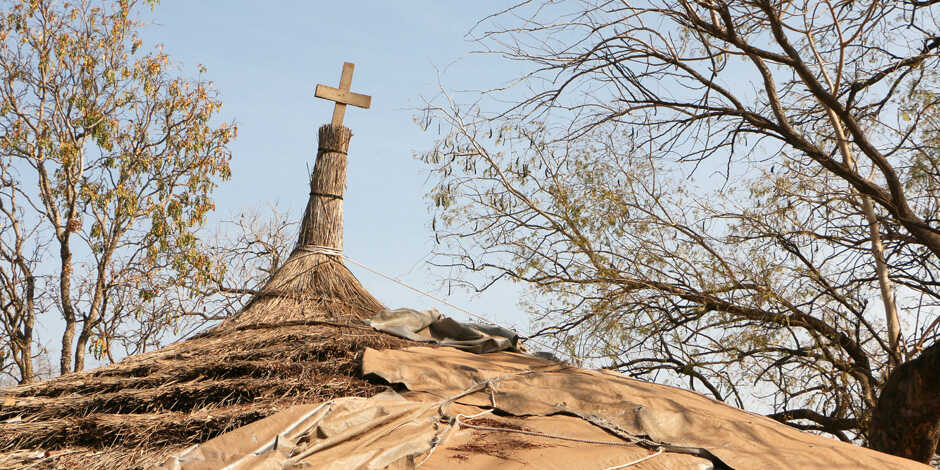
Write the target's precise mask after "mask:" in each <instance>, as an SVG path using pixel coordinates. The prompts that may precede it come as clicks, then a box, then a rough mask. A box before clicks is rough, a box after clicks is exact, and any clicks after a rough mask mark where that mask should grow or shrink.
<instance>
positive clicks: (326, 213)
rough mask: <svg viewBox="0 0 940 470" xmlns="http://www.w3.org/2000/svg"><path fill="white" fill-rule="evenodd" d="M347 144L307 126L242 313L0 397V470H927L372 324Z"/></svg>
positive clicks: (685, 395)
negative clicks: (353, 225) (346, 254)
mask: <svg viewBox="0 0 940 470" xmlns="http://www.w3.org/2000/svg"><path fill="white" fill-rule="evenodd" d="M349 135H350V134H349V131H348V129H345V128H341V127H331V126H324V128H321V129H320V151H319V153H318V159H317V164H316V166H315V167H314V172H313V175H312V177H311V181H312V182H311V196H310V202H309V203H308V206H307V210H306V212H305V215H304V221H303V224H302V229H301V235H300V239H299V241H298V247H297V249H295V250H294V252H293V253H292V254H291V256H290V258H289V259H288V260H287V261H286V262H285V264H284V265H283V266H282V267H281V268H280V269H279V270H278V272H277V273H275V275H274V276H273V278H272V279H271V280H270V281H269V282H268V284H267V285H266V286H265V287H264V288H263V289H262V290H261V293H260V294H259V295H258V296H257V297H256V298H254V299H253V300H252V301H251V302H250V303H249V305H248V306H247V307H246V308H245V309H244V310H243V311H242V312H240V313H239V314H237V315H235V316H233V317H232V318H229V319H227V320H226V321H224V322H223V323H222V324H220V325H219V326H218V327H216V328H214V329H212V330H210V331H208V332H206V333H203V334H200V335H198V336H196V337H193V338H190V339H187V340H185V341H180V342H177V343H175V344H172V345H170V346H168V347H165V348H163V349H160V350H157V351H154V352H151V353H147V354H142V355H138V356H133V357H129V358H127V359H125V360H123V361H121V362H120V363H118V364H114V365H111V366H107V367H102V368H100V369H96V370H93V371H88V372H82V373H75V374H69V375H66V376H62V377H58V378H55V379H51V380H48V381H45V382H41V383H37V384H31V385H24V386H19V387H14V388H11V389H7V390H2V391H0V468H17V469H69V470H72V469H76V468H87V469H114V468H128V469H129V468H133V469H144V468H149V467H151V466H158V468H162V469H174V470H179V469H185V470H195V469H200V470H201V469H216V468H226V469H235V470H248V469H258V468H271V469H275V468H276V469H288V468H335V469H347V468H416V466H421V468H423V469H431V468H452V467H456V466H461V467H466V468H480V469H483V468H495V467H499V468H534V467H538V468H591V469H597V468H623V467H624V466H625V465H629V466H630V468H636V469H647V470H654V469H679V468H682V469H686V468H697V469H702V470H704V469H722V470H727V469H729V468H732V469H735V470H743V469H745V468H784V467H785V468H793V469H815V468H840V469H846V470H848V469H856V468H872V469H875V468H877V469H881V468H896V469H911V470H914V469H920V468H924V469H927V468H929V467H926V466H923V465H921V464H918V463H916V462H913V461H910V460H905V459H901V458H897V457H893V456H888V455H885V454H880V453H878V452H875V451H871V450H868V449H861V448H857V447H854V446H851V445H849V444H845V443H841V442H837V441H834V440H831V439H827V438H823V437H820V436H815V435H811V434H807V433H802V432H800V431H797V430H795V429H793V428H790V427H787V426H785V425H783V424H780V423H777V422H775V421H772V420H770V419H768V418H765V417H762V416H758V415H753V414H750V413H747V412H744V411H741V410H737V409H735V408H732V407H730V406H727V405H725V404H723V403H719V402H716V401H714V400H710V399H708V398H705V397H702V396H700V395H697V394H695V393H692V392H689V391H685V390H680V389H675V388H672V387H666V386H662V385H656V384H650V383H646V382H642V381H639V380H634V379H630V378H627V377H623V376H621V375H619V374H615V373H612V372H609V371H592V370H586V369H580V368H577V367H572V366H570V365H567V364H564V363H559V362H555V361H549V360H545V359H541V358H536V357H533V356H529V355H526V354H520V353H518V352H508V351H502V352H497V353H491V354H473V353H471V352H467V351H458V350H456V349H452V348H444V347H440V348H429V347H427V346H426V345H422V346H421V347H416V346H417V345H418V343H416V342H413V341H409V340H405V339H401V338H398V337H395V336H392V335H389V334H386V333H382V332H380V331H378V330H375V329H373V328H372V327H371V326H369V324H368V323H367V321H366V320H368V319H371V318H373V317H375V316H376V314H377V313H378V312H380V311H381V310H383V309H384V307H383V306H382V305H381V304H380V303H379V302H378V301H377V300H376V299H375V298H373V297H372V296H371V295H370V294H369V293H368V291H366V290H365V289H364V288H363V287H362V285H361V284H360V283H359V281H358V280H356V278H355V277H354V276H353V275H352V273H350V272H349V270H348V269H346V267H345V266H344V265H343V263H342V257H341V256H339V253H341V251H340V250H341V249H342V194H343V189H344V180H345V159H346V148H347V146H348V142H349ZM386 316H387V315H386ZM432 326H433V325H432ZM386 331H395V329H394V328H390V329H388V330H386ZM411 333H414V331H410V332H409V331H406V332H405V333H404V335H405V337H409V338H410V337H412V336H410V335H411ZM438 333H440V332H438ZM454 343H455V344H457V343H459V341H456V342H454ZM513 344H514V343H513ZM379 392H384V393H379ZM230 431H231V432H230Z"/></svg>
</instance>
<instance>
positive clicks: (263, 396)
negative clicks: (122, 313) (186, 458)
mask: <svg viewBox="0 0 940 470" xmlns="http://www.w3.org/2000/svg"><path fill="white" fill-rule="evenodd" d="M381 308H383V307H382V305H381V304H380V303H379V302H378V301H377V300H375V298H373V297H372V296H371V295H370V294H369V293H368V292H367V291H366V290H365V289H364V288H363V287H362V286H361V285H360V284H359V282H358V281H357V280H356V279H355V277H353V275H352V274H351V273H350V272H349V271H348V270H347V269H346V267H345V266H343V265H342V263H340V262H339V261H338V260H337V259H336V258H335V257H331V256H327V255H322V254H314V253H308V252H304V251H302V250H298V251H295V253H294V255H292V257H291V258H290V259H289V260H288V261H287V262H286V263H285V265H284V266H283V267H282V268H281V269H280V270H279V271H278V272H277V273H276V274H275V276H274V277H273V279H272V280H271V282H270V283H269V284H268V285H267V286H265V288H264V289H263V291H262V294H261V295H259V296H258V297H257V298H256V299H255V300H254V301H253V302H252V303H251V304H250V305H249V306H248V307H247V308H246V309H245V310H244V311H243V312H241V313H240V314H239V315H237V316H235V317H233V318H231V319H229V320H227V321H225V322H223V324H221V325H220V326H219V327H217V328H215V329H213V330H211V331H209V332H207V333H204V334H202V335H199V336H197V337H194V338H191V339H188V340H186V341H181V342H178V343H175V344H172V345H170V346H167V347H165V348H163V349H160V350H157V351H153V352H150V353H147V354H142V355H139V356H133V357H129V358H127V359H125V360H124V361H122V362H120V363H117V364H114V365H111V366H107V367H102V368H100V369H96V370H92V371H88V372H82V373H75V374H69V375H66V376H62V377H57V378H55V379H51V380H47V381H44V382H39V383H35V384H30V385H24V386H19V387H14V388H10V389H6V390H3V391H0V468H36V469H38V468H43V469H46V468H61V469H69V470H73V469H75V468H88V469H106V468H107V469H114V468H135V469H141V468H146V467H148V466H150V465H153V464H155V463H158V462H160V461H162V460H163V459H165V458H166V456H167V455H169V454H171V453H172V452H176V451H179V450H180V449H183V448H185V447H188V446H190V445H192V444H195V443H200V442H204V441H206V440H207V439H210V438H212V437H215V436H217V435H219V434H222V433H224V432H226V431H229V430H232V429H234V428H237V427H239V426H243V425H245V424H248V423H250V422H253V421H256V420H258V419H261V418H264V417H266V416H270V415H271V414H273V413H275V412H277V411H279V410H281V409H284V408H286V407H288V406H291V405H294V404H297V403H316V402H321V401H325V400H329V399H332V398H337V397H344V396H358V397H368V396H372V395H374V394H376V393H378V392H380V391H381V390H383V389H384V388H385V387H384V386H383V385H380V384H377V383H374V382H370V381H368V380H366V379H364V378H362V374H361V356H362V351H363V350H364V349H365V348H367V347H369V348H375V349H386V348H399V347H405V346H407V345H409V343H408V342H407V341H404V340H401V339H398V338H395V337H392V336H389V335H386V334H384V333H380V332H377V331H375V330H373V329H372V328H370V327H369V326H367V324H366V322H365V321H364V319H366V318H368V317H371V316H372V315H373V314H374V313H375V312H376V311H378V310H379V309H381ZM37 449H38V450H41V451H42V452H44V453H45V454H43V457H40V458H38V459H37V458H36V452H35V451H36V450H37ZM30 451H32V452H33V454H29V453H28V452H30ZM27 457H31V458H27Z"/></svg>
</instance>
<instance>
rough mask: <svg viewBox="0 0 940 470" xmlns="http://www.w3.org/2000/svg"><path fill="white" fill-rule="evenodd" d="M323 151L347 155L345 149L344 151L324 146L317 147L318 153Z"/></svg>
mask: <svg viewBox="0 0 940 470" xmlns="http://www.w3.org/2000/svg"><path fill="white" fill-rule="evenodd" d="M321 153H338V154H341V155H346V152H344V151H342V150H336V149H328V148H323V147H320V148H318V149H317V155H319V154H321Z"/></svg>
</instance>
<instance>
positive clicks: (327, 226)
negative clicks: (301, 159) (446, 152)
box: [220, 124, 384, 328]
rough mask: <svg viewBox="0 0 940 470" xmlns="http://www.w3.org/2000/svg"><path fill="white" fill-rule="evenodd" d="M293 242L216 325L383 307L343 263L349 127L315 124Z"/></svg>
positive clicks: (363, 312) (360, 315)
mask: <svg viewBox="0 0 940 470" xmlns="http://www.w3.org/2000/svg"><path fill="white" fill-rule="evenodd" d="M318 137H319V145H318V150H317V161H316V163H315V164H314V167H313V173H312V174H311V175H310V198H309V200H308V202H307V208H306V210H305V211H304V217H303V220H302V222H301V224H300V235H299V236H298V239H297V246H296V247H295V248H294V251H293V253H291V255H290V257H289V258H288V259H287V261H285V262H284V265H283V266H281V267H280V269H278V271H277V272H276V273H275V274H274V276H272V278H271V280H270V281H268V283H267V284H266V285H265V286H264V287H263V288H262V289H261V292H260V293H259V294H258V295H257V296H256V297H255V298H254V299H252V300H251V302H250V303H249V305H248V307H247V308H245V310H243V311H242V312H240V313H238V314H237V315H235V316H233V317H232V318H229V319H228V320H226V321H225V322H223V324H222V325H221V326H220V327H221V328H225V327H230V326H236V325H245V324H254V323H274V322H282V321H298V320H335V319H339V318H349V317H353V318H356V319H365V318H368V317H371V316H372V315H373V314H375V313H376V312H378V311H380V310H382V309H383V308H384V307H383V306H382V304H381V303H379V301H378V300H376V299H375V297H373V296H372V294H370V293H369V291H367V290H366V289H365V288H364V287H363V286H362V284H360V283H359V280H358V279H356V277H355V276H353V274H352V273H351V272H350V271H349V269H347V268H346V266H345V264H343V257H342V251H343V193H344V191H345V189H346V159H347V158H348V155H347V152H348V149H349V140H350V138H351V137H352V132H351V131H350V130H349V129H348V128H346V127H343V126H337V125H332V124H327V125H324V126H322V127H320V130H319V133H318Z"/></svg>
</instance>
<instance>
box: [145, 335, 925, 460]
mask: <svg viewBox="0 0 940 470" xmlns="http://www.w3.org/2000/svg"><path fill="white" fill-rule="evenodd" d="M363 373H366V374H375V375H377V376H381V377H382V378H384V379H385V380H387V381H389V382H391V383H401V384H404V386H406V387H407V389H408V391H407V392H405V393H403V394H401V395H398V394H395V393H393V392H386V393H383V394H380V395H377V396H375V397H373V398H370V399H362V398H342V399H337V400H332V401H329V402H326V403H322V404H319V405H304V406H297V407H293V408H290V409H288V410H286V411H283V412H281V413H278V414H276V415H274V416H271V417H269V418H266V419H264V420H261V421H258V422H255V423H253V424H250V425H248V426H245V427H242V428H239V429H237V430H235V431H232V432H230V433H227V434H224V435H222V436H219V437H217V438H215V439H212V440H210V441H208V442H206V443H204V444H202V445H200V446H197V447H195V448H192V449H189V450H188V451H186V452H183V453H181V454H180V455H178V456H175V457H173V458H171V459H170V460H168V461H167V462H166V463H164V464H163V465H162V466H160V467H155V469H154V470H208V469H225V470H247V469H285V470H286V469H313V468H318V469H319V468H322V469H381V468H389V469H413V468H419V467H420V468H421V469H446V468H467V469H490V468H508V469H513V468H539V469H563V468H564V469H592V470H604V469H608V468H614V467H616V466H620V465H624V464H627V463H630V462H635V461H637V460H639V459H644V458H647V457H648V460H643V461H642V462H639V463H636V464H635V465H632V466H630V467H628V468H629V469H630V470H654V469H656V470H678V469H694V470H709V469H720V468H722V467H723V466H724V465H725V464H727V465H729V466H730V467H731V468H734V469H735V470H744V469H777V468H786V469H793V470H801V469H820V468H826V469H845V470H848V469H866V468H870V469H911V470H915V469H924V470H928V469H930V467H927V466H925V465H922V464H919V463H916V462H913V461H910V460H905V459H901V458H897V457H893V456H889V455H886V454H881V453H878V452H875V451H872V450H869V449H864V448H860V447H856V446H852V445H849V444H845V443H842V442H839V441H835V440H832V439H827V438H824V437H820V436H815V435H811V434H807V433H802V432H800V431H797V430H795V429H792V428H789V427H787V426H785V425H782V424H780V423H777V422H775V421H773V420H770V419H768V418H765V417H762V416H758V415H754V414H751V413H747V412H744V411H741V410H738V409H735V408H732V407H729V406H727V405H724V404H722V403H719V402H716V401H714V400H710V399H708V398H705V397H702V396H700V395H697V394H695V393H692V392H688V391H685V390H681V389H677V388H673V387H667V386H662V385H656V384H650V383H646V382H642V381H638V380H633V379H629V378H626V377H623V376H621V375H618V374H614V373H609V372H604V371H592V370H585V369H579V368H575V367H571V366H568V365H565V364H559V363H557V362H550V361H545V360H540V359H537V358H533V357H531V356H527V355H524V354H518V353H509V352H499V353H493V354H484V355H479V354H471V353H467V352H464V351H459V350H456V349H452V348H425V347H420V348H410V349H404V350H383V351H376V350H371V349H367V350H366V352H365V354H364V357H363ZM659 445H662V446H664V447H665V452H662V453H657V452H656V448H657V446H659ZM696 449H701V450H703V451H704V452H705V453H704V454H702V455H705V458H703V457H702V456H695V455H689V453H688V452H689V451H690V450H691V451H695V450H696ZM673 450H678V452H673ZM709 452H710V453H709ZM709 456H710V457H709ZM715 456H717V457H715ZM724 468H728V467H724Z"/></svg>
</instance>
